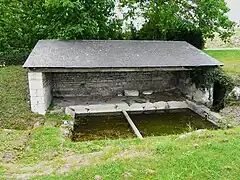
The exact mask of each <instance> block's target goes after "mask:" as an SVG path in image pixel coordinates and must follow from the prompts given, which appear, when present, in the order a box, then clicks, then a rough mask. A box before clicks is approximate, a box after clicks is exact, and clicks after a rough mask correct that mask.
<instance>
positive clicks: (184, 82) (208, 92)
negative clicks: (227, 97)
mask: <svg viewBox="0 0 240 180" xmlns="http://www.w3.org/2000/svg"><path fill="white" fill-rule="evenodd" d="M177 88H178V89H179V90H180V91H181V92H182V93H183V94H184V95H185V96H186V97H187V98H188V99H189V100H192V101H195V102H197V103H200V104H204V105H206V106H208V107H210V106H212V104H213V86H212V87H211V88H205V89H199V88H197V87H196V85H195V84H193V83H192V82H191V80H190V77H189V75H188V74H187V73H179V74H178V85H177Z"/></svg>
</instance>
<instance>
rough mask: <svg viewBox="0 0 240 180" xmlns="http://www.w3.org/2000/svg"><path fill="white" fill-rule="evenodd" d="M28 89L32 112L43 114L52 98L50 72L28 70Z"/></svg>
mask: <svg viewBox="0 0 240 180" xmlns="http://www.w3.org/2000/svg"><path fill="white" fill-rule="evenodd" d="M28 81H29V91H30V101H31V110H32V112H35V113H39V114H43V115H44V114H45V113H46V110H47V108H48V106H49V105H50V103H51V100H52V93H51V89H52V88H51V74H50V73H42V72H29V73H28Z"/></svg>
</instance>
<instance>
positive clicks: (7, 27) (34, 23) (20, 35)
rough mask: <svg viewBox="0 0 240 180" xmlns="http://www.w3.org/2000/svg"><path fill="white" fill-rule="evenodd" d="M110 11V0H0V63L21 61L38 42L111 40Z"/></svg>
mask: <svg viewBox="0 0 240 180" xmlns="http://www.w3.org/2000/svg"><path fill="white" fill-rule="evenodd" d="M113 8H114V0H97V1H96V0H87V1H86V0H0V12H1V14H0V61H1V59H2V61H5V62H6V63H7V64H19V63H22V62H24V60H25V58H26V56H27V54H28V53H29V52H30V50H31V49H32V48H33V46H34V45H35V44H36V42H37V41H38V40H39V39H109V38H115V37H117V36H118V35H119V32H118V33H116V32H115V29H116V27H117V25H118V22H116V21H114V19H111V16H112V14H113ZM0 64H1V63H0Z"/></svg>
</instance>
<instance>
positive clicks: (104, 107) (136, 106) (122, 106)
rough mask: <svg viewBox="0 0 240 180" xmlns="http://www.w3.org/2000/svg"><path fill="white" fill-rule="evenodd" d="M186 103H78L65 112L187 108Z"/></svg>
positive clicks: (82, 112)
mask: <svg viewBox="0 0 240 180" xmlns="http://www.w3.org/2000/svg"><path fill="white" fill-rule="evenodd" d="M187 108H189V107H188V104H187V103H186V102H185V101H169V102H165V101H159V102H155V103H151V102H147V103H133V104H131V105H128V104H127V103H125V102H121V103H116V104H94V105H79V106H70V107H69V108H66V110H65V111H66V113H67V114H69V115H72V114H73V112H74V113H75V114H91V113H92V114H94V113H115V112H122V110H125V111H135V112H136V111H155V110H165V109H187Z"/></svg>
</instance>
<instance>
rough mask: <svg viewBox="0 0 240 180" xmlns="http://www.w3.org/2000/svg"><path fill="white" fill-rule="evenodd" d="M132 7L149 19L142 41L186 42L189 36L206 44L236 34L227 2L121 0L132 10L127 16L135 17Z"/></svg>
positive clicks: (215, 0) (220, 0)
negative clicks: (215, 38) (206, 40)
mask: <svg viewBox="0 0 240 180" xmlns="http://www.w3.org/2000/svg"><path fill="white" fill-rule="evenodd" d="M137 2H138V3H137ZM133 4H138V8H141V9H143V11H144V13H143V16H144V17H145V19H146V23H145V24H144V26H143V28H142V29H141V30H140V31H139V32H138V38H139V39H163V40H184V38H185V37H184V36H186V39H187V40H188V39H189V40H191V39H194V38H198V41H202V43H203V40H204V39H206V38H214V36H215V35H216V33H217V34H219V35H220V37H221V39H223V40H227V38H228V37H230V36H231V35H232V34H233V30H234V29H233V27H234V23H233V22H232V21H231V20H229V18H228V16H227V12H228V11H229V8H228V7H227V5H226V3H225V1H224V0H148V1H146V0H145V1H141V2H140V3H139V1H135V0H131V1H126V0H122V6H128V7H130V9H131V11H129V12H128V13H127V14H125V17H129V16H131V15H132V14H134V13H133V12H134V11H135V10H136V6H133ZM130 29H131V28H130ZM194 34H195V35H196V36H193V35H194ZM181 36H182V37H181ZM191 36H192V37H191Z"/></svg>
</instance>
